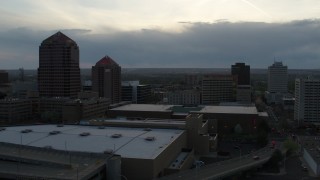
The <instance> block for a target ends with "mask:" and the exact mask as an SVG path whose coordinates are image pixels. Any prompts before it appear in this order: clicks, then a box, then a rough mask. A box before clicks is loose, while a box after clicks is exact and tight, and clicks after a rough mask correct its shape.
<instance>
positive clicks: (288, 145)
mask: <svg viewBox="0 0 320 180" xmlns="http://www.w3.org/2000/svg"><path fill="white" fill-rule="evenodd" d="M283 146H284V147H285V149H286V150H287V155H290V154H291V153H294V152H296V151H297V150H298V149H299V145H298V144H297V143H296V142H294V141H293V140H291V139H287V140H286V141H284V143H283Z"/></svg>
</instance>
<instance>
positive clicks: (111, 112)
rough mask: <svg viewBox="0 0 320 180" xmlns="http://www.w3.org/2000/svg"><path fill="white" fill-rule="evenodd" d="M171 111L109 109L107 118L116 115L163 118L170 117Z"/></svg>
mask: <svg viewBox="0 0 320 180" xmlns="http://www.w3.org/2000/svg"><path fill="white" fill-rule="evenodd" d="M172 114H173V112H172V111H120V110H119V111H118V110H113V109H109V110H108V111H107V117H108V118H116V117H134V118H137V117H140V118H163V119H171V116H172Z"/></svg>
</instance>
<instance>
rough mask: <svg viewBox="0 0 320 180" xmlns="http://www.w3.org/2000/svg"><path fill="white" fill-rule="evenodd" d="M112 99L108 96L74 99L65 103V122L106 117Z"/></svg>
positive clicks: (63, 111)
mask: <svg viewBox="0 0 320 180" xmlns="http://www.w3.org/2000/svg"><path fill="white" fill-rule="evenodd" d="M109 105H110V100H109V99H107V98H90V99H74V100H70V101H68V102H66V103H64V105H63V109H62V120H63V122H64V123H77V122H79V121H80V120H83V119H89V118H101V117H104V116H105V114H106V111H107V109H108V106H109Z"/></svg>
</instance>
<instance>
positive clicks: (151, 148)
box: [0, 125, 189, 180]
mask: <svg viewBox="0 0 320 180" xmlns="http://www.w3.org/2000/svg"><path fill="white" fill-rule="evenodd" d="M0 142H2V143H11V144H18V145H27V146H31V147H38V148H43V149H46V148H48V147H50V148H52V149H56V150H62V151H65V150H67V151H68V152H70V153H71V154H73V152H77V151H80V152H86V153H98V154H103V153H110V154H117V155H120V156H121V174H117V177H119V179H120V175H121V176H125V177H126V178H127V179H142V180H144V179H153V178H156V177H160V176H162V175H164V174H165V169H166V168H168V167H170V165H171V164H172V162H174V160H175V159H177V158H178V156H179V155H180V154H181V152H184V151H183V149H185V148H186V146H187V133H186V131H185V130H181V129H154V128H151V129H150V128H125V127H109V126H108V127H98V126H81V125H64V126H56V125H34V126H16V127H6V129H5V130H2V131H0ZM1 147H2V146H1ZM1 147H0V148H1ZM24 156H27V153H24ZM49 157H50V156H49ZM188 157H189V156H188ZM26 158H27V157H26ZM29 158H31V157H29ZM72 159H73V158H72ZM72 159H71V160H72ZM66 160H67V158H66V159H65V161H66ZM89 160H90V159H89ZM90 161H94V162H96V161H95V160H90ZM100 162H101V161H97V163H100ZM0 163H1V161H0ZM103 163H105V162H103ZM88 165H90V164H88ZM25 166H26V167H29V166H28V165H25ZM30 167H33V166H31V165H30ZM0 172H1V170H0ZM73 172H76V169H74V171H73ZM39 173H40V172H39ZM56 174H57V173H56ZM58 179H59V178H58ZM112 179H114V178H112Z"/></svg>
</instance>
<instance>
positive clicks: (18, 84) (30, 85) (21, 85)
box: [12, 81, 38, 98]
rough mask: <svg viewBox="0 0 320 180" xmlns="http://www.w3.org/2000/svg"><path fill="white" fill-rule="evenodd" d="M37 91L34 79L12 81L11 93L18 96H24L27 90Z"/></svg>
mask: <svg viewBox="0 0 320 180" xmlns="http://www.w3.org/2000/svg"><path fill="white" fill-rule="evenodd" d="M35 91H38V84H37V82H35V81H15V82H13V83H12V95H13V96H14V97H18V98H26V97H27V94H28V92H35Z"/></svg>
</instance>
